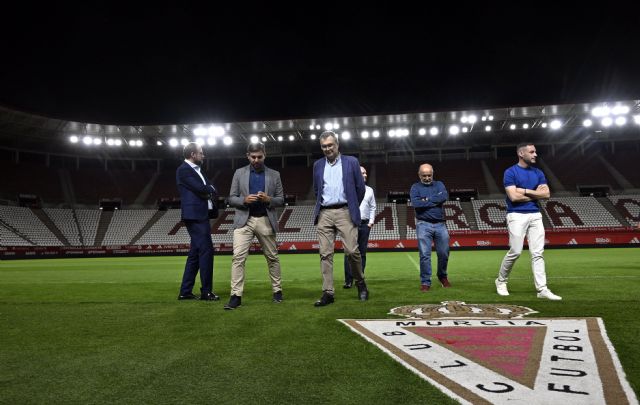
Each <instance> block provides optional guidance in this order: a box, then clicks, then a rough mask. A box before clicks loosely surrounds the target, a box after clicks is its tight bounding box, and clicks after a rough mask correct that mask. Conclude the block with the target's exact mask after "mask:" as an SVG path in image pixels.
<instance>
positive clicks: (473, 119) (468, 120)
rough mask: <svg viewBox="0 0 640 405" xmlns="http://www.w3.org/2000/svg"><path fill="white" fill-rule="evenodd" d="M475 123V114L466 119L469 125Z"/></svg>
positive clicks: (476, 118)
mask: <svg viewBox="0 0 640 405" xmlns="http://www.w3.org/2000/svg"><path fill="white" fill-rule="evenodd" d="M476 121H478V117H477V116H476V115H475V114H471V115H470V116H468V117H467V122H468V123H469V124H472V125H473V124H475V123H476Z"/></svg>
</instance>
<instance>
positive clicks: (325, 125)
mask: <svg viewBox="0 0 640 405" xmlns="http://www.w3.org/2000/svg"><path fill="white" fill-rule="evenodd" d="M324 130H325V131H331V130H333V124H332V123H330V122H327V123H325V124H324Z"/></svg>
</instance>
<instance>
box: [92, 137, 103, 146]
mask: <svg viewBox="0 0 640 405" xmlns="http://www.w3.org/2000/svg"><path fill="white" fill-rule="evenodd" d="M93 144H94V145H102V138H93Z"/></svg>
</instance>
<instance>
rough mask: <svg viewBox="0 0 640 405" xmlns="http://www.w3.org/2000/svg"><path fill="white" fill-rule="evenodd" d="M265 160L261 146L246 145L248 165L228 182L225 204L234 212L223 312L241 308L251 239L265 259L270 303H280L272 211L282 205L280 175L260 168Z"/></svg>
mask: <svg viewBox="0 0 640 405" xmlns="http://www.w3.org/2000/svg"><path fill="white" fill-rule="evenodd" d="M265 157H266V153H265V150H264V144H262V143H251V144H249V146H248V147H247V158H248V159H249V164H248V165H247V166H244V167H241V168H239V169H237V170H236V172H235V173H234V175H233V180H232V181H231V191H229V205H231V206H232V207H234V208H235V209H236V213H235V217H234V219H233V259H232V262H231V298H230V299H229V302H228V303H227V304H226V305H225V306H224V309H235V308H237V307H239V306H240V305H241V302H242V292H243V290H244V271H245V263H246V261H247V256H248V255H249V248H250V247H251V241H252V240H253V237H254V236H255V237H256V238H257V239H258V242H260V246H262V253H263V254H264V257H265V258H266V259H267V265H268V267H269V277H270V278H271V288H272V291H273V302H282V286H281V277H280V258H279V257H278V248H277V246H276V230H277V229H278V218H277V217H276V208H277V207H281V206H283V205H284V192H283V189H282V181H281V180H280V173H278V172H277V171H276V170H272V169H269V168H268V167H266V166H265V165H264V159H265Z"/></svg>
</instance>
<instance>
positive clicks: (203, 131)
mask: <svg viewBox="0 0 640 405" xmlns="http://www.w3.org/2000/svg"><path fill="white" fill-rule="evenodd" d="M193 134H194V135H195V136H205V135H206V134H207V129H206V128H204V127H198V128H196V129H194V130H193Z"/></svg>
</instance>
